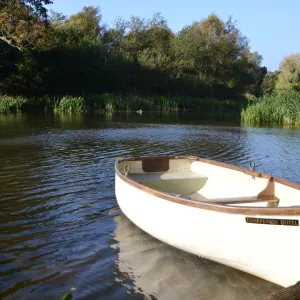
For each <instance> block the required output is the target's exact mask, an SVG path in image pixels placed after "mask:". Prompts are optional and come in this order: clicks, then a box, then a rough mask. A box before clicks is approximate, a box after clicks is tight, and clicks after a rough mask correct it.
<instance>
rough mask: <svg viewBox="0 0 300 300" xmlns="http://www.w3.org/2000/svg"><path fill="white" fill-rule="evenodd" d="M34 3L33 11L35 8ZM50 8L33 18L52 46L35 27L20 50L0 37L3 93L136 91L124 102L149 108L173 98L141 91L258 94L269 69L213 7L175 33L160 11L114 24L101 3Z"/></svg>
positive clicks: (191, 94) (227, 95) (201, 95)
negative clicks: (71, 10)
mask: <svg viewBox="0 0 300 300" xmlns="http://www.w3.org/2000/svg"><path fill="white" fill-rule="evenodd" d="M6 1H8V0H6ZM12 1H13V2H14V1H17V2H18V0H12ZM17 2H16V3H17ZM29 2H32V3H33V2H36V3H40V5H41V6H40V7H41V8H42V7H43V5H42V4H46V2H47V3H49V0H27V1H25V2H24V3H25V4H24V5H23V4H22V5H23V6H22V7H23V8H24V9H29V8H28V7H33V6H26V3H29ZM18 3H19V2H18ZM20 3H21V2H20ZM22 3H23V2H22ZM20 5H21V4H20ZM6 8H7V7H6V6H5V7H4V9H6ZM31 9H32V10H30V11H29V12H28V13H30V12H33V11H35V10H34V9H33V8H31ZM21 11H22V10H20V13H21ZM46 15H47V14H46V11H40V12H39V13H35V14H34V18H31V20H32V25H34V26H37V28H38V26H39V24H41V26H45V27H44V28H45V34H46V35H47V38H46V41H47V43H48V44H49V47H48V48H47V47H46V48H45V47H44V48H43V47H40V46H38V45H40V44H41V46H42V45H44V46H45V43H44V44H43V43H42V41H41V43H38V42H37V40H36V39H34V38H33V35H34V34H35V33H34V31H33V32H32V33H31V36H30V37H27V36H26V35H25V36H24V39H23V40H22V41H20V43H18V45H19V44H20V45H21V46H20V49H24V48H23V47H25V48H26V47H27V46H29V45H33V46H31V47H29V48H30V49H29V48H27V50H26V51H22V52H21V53H16V51H15V50H13V48H11V47H10V48H9V47H8V46H7V44H4V42H3V43H1V42H0V58H1V64H3V67H2V66H1V69H2V70H3V71H2V72H1V74H0V76H1V80H0V82H1V85H0V88H1V92H2V93H9V94H10V93H14V94H22V95H34V96H37V97H41V95H43V94H49V95H50V96H51V97H55V96H56V95H65V94H68V95H76V96H78V95H80V96H83V97H84V95H87V94H105V93H108V94H123V95H124V94H125V95H129V94H133V95H135V96H134V97H133V99H136V100H135V101H133V100H130V101H129V100H128V101H127V102H126V104H124V105H125V106H126V107H124V108H122V109H126V110H127V109H135V108H133V107H132V103H140V105H142V106H145V107H151V109H152V108H153V106H151V105H152V104H151V105H150V103H155V104H153V105H154V106H155V105H159V107H160V109H162V107H166V106H167V107H170V106H172V107H175V106H176V105H175V104H174V103H173V104H170V103H169V102H168V101H167V102H166V103H168V104H167V105H166V106H165V105H162V104H161V102H163V101H158V100H157V101H156V100H155V101H154V100H153V101H152V100H151V101H150V100H149V101H150V102H149V101H148V100H147V101H146V100H145V99H146V98H145V97H143V98H142V99H143V100H141V99H140V98H138V97H137V96H136V95H138V94H139V95H148V96H149V98H151V97H152V96H153V95H158V96H161V97H164V95H167V99H176V97H179V98H180V97H183V96H184V97H191V98H205V99H207V98H210V99H214V98H216V99H219V100H224V99H236V100H237V99H240V98H241V95H243V94H245V93H246V92H249V93H251V94H253V95H255V96H258V95H259V94H260V86H261V82H262V80H263V77H264V75H265V73H266V70H265V68H264V67H261V61H262V57H261V56H260V55H259V54H258V53H256V52H253V53H252V52H251V51H250V47H249V42H248V39H247V38H246V37H245V36H244V35H243V34H242V33H241V32H240V30H239V29H238V28H237V26H236V23H235V22H234V21H233V20H232V19H231V18H229V19H228V20H226V21H223V20H221V19H220V18H219V17H218V16H217V15H215V14H212V15H210V16H208V17H207V18H206V19H204V20H202V21H200V22H194V23H193V24H191V25H189V26H186V27H184V28H183V29H182V30H181V31H179V32H178V33H174V32H172V30H171V29H170V28H169V27H168V24H167V21H166V20H165V19H164V18H163V17H162V16H161V15H160V14H154V15H153V16H152V18H149V19H144V18H140V17H138V16H131V18H130V19H129V20H122V19H121V18H118V19H117V20H116V22H115V24H114V26H113V27H110V28H109V27H107V26H105V25H104V24H103V22H102V15H101V12H100V9H99V8H98V7H91V6H88V7H84V8H83V9H82V10H81V11H80V12H78V13H77V14H74V15H71V16H69V17H67V16H64V15H62V14H61V13H57V12H53V11H52V12H51V14H50V18H49V19H47V18H46ZM14 17H15V18H16V20H17V21H16V22H22V20H23V19H24V18H23V16H22V15H18V14H16V15H15V16H14ZM48 23H49V24H48ZM42 24H43V25H42ZM47 24H48V25H47ZM39 32H41V31H39V30H37V31H36V34H38V33H39ZM28 34H29V33H28ZM38 36H39V37H40V38H41V39H44V37H45V36H44V35H43V34H41V35H38ZM31 38H32V39H31ZM30 39H31V40H30ZM18 47H19V46H18ZM32 48H34V49H32ZM41 49H43V50H44V51H40V50H41ZM126 97H127V96H126ZM153 97H154V96H153ZM155 97H156V96H155ZM155 97H154V98H155ZM122 99H123V98H122ZM138 99H140V100H138ZM114 101H115V100H114ZM114 101H110V100H109V101H108V100H107V104H103V105H105V107H106V109H109V110H115V109H116V108H115V107H118V103H115V102H114ZM139 101H140V102H139ZM172 101H173V100H172ZM174 101H175V100H174ZM105 103H106V102H105ZM122 103H125V102H124V100H122ZM156 103H158V104H156ZM176 103H177V102H176ZM127 106H128V107H127ZM103 107H104V106H103Z"/></svg>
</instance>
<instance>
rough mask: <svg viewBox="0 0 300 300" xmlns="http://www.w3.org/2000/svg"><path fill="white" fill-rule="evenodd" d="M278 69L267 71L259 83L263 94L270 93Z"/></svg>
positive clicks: (276, 77)
mask: <svg viewBox="0 0 300 300" xmlns="http://www.w3.org/2000/svg"><path fill="white" fill-rule="evenodd" d="M278 74H279V72H278V71H275V72H268V73H267V74H266V76H265V77H264V79H263V82H262V84H261V91H262V94H263V95H269V94H272V93H273V91H274V90H275V85H276V81H277V79H278Z"/></svg>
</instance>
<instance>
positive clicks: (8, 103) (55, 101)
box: [0, 93, 242, 117]
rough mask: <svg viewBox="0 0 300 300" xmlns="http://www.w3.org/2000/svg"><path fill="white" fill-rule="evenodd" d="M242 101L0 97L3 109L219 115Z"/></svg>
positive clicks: (236, 112)
mask: <svg viewBox="0 0 300 300" xmlns="http://www.w3.org/2000/svg"><path fill="white" fill-rule="evenodd" d="M241 107H242V103H241V102H237V101H233V100H217V99H211V98H210V99H208V98H207V99H201V98H192V97H166V96H140V95H137V94H129V95H120V94H113V93H105V94H98V95H91V96H87V97H76V96H62V97H49V96H43V97H21V96H7V95H2V96H0V112H2V113H5V112H30V111H53V112H68V113H87V112H98V113H101V112H105V113H115V112H124V111H126V112H131V111H135V112H138V113H142V112H149V111H153V112H178V111H192V112H199V113H207V114H211V115H216V116H220V117H222V116H226V115H228V114H229V115H230V114H234V115H239V114H240V111H241Z"/></svg>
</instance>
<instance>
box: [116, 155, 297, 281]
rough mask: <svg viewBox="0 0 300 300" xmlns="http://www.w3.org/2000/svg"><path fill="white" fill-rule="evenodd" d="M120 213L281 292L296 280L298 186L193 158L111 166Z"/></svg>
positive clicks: (125, 160) (150, 231)
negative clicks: (259, 279)
mask: <svg viewBox="0 0 300 300" xmlns="http://www.w3.org/2000/svg"><path fill="white" fill-rule="evenodd" d="M115 171H116V181H115V184H116V187H115V191H116V198H117V201H118V204H119V206H120V208H121V210H122V211H123V213H124V214H125V215H126V216H127V217H128V218H129V219H130V220H131V221H132V222H133V223H134V224H135V225H137V226H138V227H140V228H141V229H142V230H144V231H145V232H147V233H148V234H150V235H152V236H154V237H155V238H157V239H159V240H161V241H163V242H165V243H167V244H169V245H172V246H174V247H176V248H179V249H181V250H184V251H187V252H190V253H193V254H195V255H198V256H201V257H205V258H207V259H210V260H213V261H216V262H219V263H222V264H225V265H228V266H231V267H234V268H236V269H239V270H242V271H245V272H247V273H250V274H253V275H255V276H258V277H260V278H263V279H265V280H268V281H270V282H273V283H276V284H279V285H281V286H284V287H287V286H290V285H293V284H295V283H296V282H297V281H299V279H300V227H299V219H300V185H297V184H294V183H291V182H288V181H285V180H282V179H279V178H275V177H272V176H269V175H267V174H263V173H258V172H255V171H251V170H250V171H249V170H247V169H243V168H239V167H236V166H232V165H227V164H224V163H219V162H215V161H209V160H205V159H202V158H197V157H184V156H175V157H142V158H123V159H118V160H117V161H116V166H115Z"/></svg>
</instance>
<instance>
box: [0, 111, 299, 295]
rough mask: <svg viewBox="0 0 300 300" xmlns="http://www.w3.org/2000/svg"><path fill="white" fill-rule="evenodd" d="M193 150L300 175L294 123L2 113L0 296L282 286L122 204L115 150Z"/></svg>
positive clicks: (233, 291)
mask: <svg viewBox="0 0 300 300" xmlns="http://www.w3.org/2000/svg"><path fill="white" fill-rule="evenodd" d="M160 154H174V155H175V154H179V155H196V156H202V157H205V158H209V159H215V160H218V161H222V162H226V163H231V164H234V165H237V166H241V167H248V165H249V161H255V163H256V166H257V169H258V170H259V171H264V172H267V173H271V174H273V175H275V176H280V177H283V178H285V179H288V180H291V181H293V182H296V183H300V176H299V170H300V130H297V129H294V128H251V127H241V126H239V125H238V124H223V125H220V124H219V125H216V124H212V123H207V122H206V123H203V122H197V117H196V116H191V115H189V116H187V115H184V116H180V115H177V116H155V115H151V116H149V115H148V116H147V115H142V116H139V115H137V114H132V115H120V116H88V117H70V116H56V117H53V116H47V117H45V116H27V115H18V116H14V115H0V298H1V299H60V298H61V297H62V296H63V295H64V294H65V293H66V292H68V291H69V290H70V289H71V288H72V287H74V288H76V291H75V292H74V299H262V298H264V297H266V296H267V295H269V294H270V293H271V292H273V291H276V290H277V289H278V288H279V287H278V286H275V285H273V284H271V283H269V282H266V281H263V280H260V279H258V278H256V277H253V276H250V275H248V274H245V273H242V272H239V271H237V270H234V269H231V268H228V267H225V266H222V265H219V264H216V263H213V262H211V261H208V260H205V259H202V258H199V257H196V256H193V255H190V254H187V253H185V252H182V251H180V250H177V249H174V248H172V247H170V246H167V245H165V244H163V243H161V242H159V241H157V240H156V239H154V238H152V237H151V236H149V235H147V234H145V233H144V232H142V231H141V230H140V229H139V228H137V227H136V226H134V225H133V224H132V223H131V222H130V221H129V220H128V219H127V218H126V217H124V215H123V214H122V212H121V211H120V210H119V208H118V205H117V202H116V199H115V193H114V161H115V159H116V157H119V156H138V155H160Z"/></svg>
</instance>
